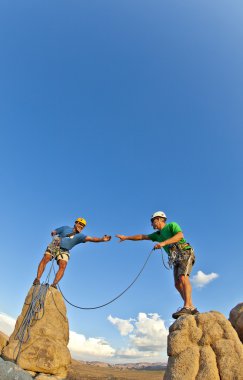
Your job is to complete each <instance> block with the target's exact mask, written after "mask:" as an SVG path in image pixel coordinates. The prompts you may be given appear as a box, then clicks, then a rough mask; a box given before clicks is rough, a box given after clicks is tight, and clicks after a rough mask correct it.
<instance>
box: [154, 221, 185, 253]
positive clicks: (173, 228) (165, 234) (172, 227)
mask: <svg viewBox="0 0 243 380" xmlns="http://www.w3.org/2000/svg"><path fill="white" fill-rule="evenodd" d="M178 232H182V230H181V227H180V226H179V224H177V223H175V222H171V223H168V224H166V225H165V226H164V228H162V230H158V231H156V232H153V233H152V234H150V235H148V237H149V239H150V240H152V241H158V242H159V243H161V242H162V241H165V240H167V239H170V238H172V237H173V236H175V235H176V234H177V233H178ZM178 243H186V240H185V239H184V238H182V239H181V240H179V242H178ZM163 248H164V250H165V251H166V252H167V253H169V246H168V245H165V246H164V247H163Z"/></svg>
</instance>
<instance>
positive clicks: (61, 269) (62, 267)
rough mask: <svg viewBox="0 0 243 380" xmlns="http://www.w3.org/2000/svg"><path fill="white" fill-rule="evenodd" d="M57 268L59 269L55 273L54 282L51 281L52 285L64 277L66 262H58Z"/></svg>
mask: <svg viewBox="0 0 243 380" xmlns="http://www.w3.org/2000/svg"><path fill="white" fill-rule="evenodd" d="M57 264H58V266H59V269H58V271H57V273H56V276H55V278H54V281H53V284H52V285H57V284H58V282H59V281H60V280H61V278H62V277H63V275H64V272H65V269H66V266H67V262H66V261H64V260H58V263H57Z"/></svg>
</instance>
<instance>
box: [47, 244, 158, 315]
mask: <svg viewBox="0 0 243 380" xmlns="http://www.w3.org/2000/svg"><path fill="white" fill-rule="evenodd" d="M153 251H154V250H153V249H152V250H151V252H149V254H148V257H147V259H146V261H145V263H144V264H143V266H142V268H141V269H140V271H139V273H138V274H137V276H136V277H135V279H134V280H133V281H132V282H131V284H130V285H129V286H128V287H127V288H126V289H125V290H123V291H122V292H121V293H120V294H118V295H117V296H116V297H114V298H113V299H112V300H110V301H108V302H106V303H104V304H102V305H99V306H93V307H82V306H77V305H74V304H73V303H71V302H70V301H68V300H67V298H66V297H65V296H64V294H63V292H62V290H61V288H60V286H59V284H57V286H58V289H59V291H60V293H61V294H62V296H63V298H64V299H65V301H66V302H67V303H68V304H69V305H71V306H73V307H75V308H77V309H81V310H94V309H100V308H102V307H104V306H107V305H109V304H110V303H112V302H114V301H116V300H117V299H118V298H120V297H121V296H122V295H123V294H124V293H126V292H127V291H128V289H130V288H131V286H132V285H133V284H134V283H135V282H136V281H137V279H138V277H139V276H140V275H141V274H142V272H143V270H144V268H145V267H146V265H147V262H148V261H149V259H150V257H151V254H152V252H153ZM54 273H55V270H54Z"/></svg>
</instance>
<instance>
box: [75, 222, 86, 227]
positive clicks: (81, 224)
mask: <svg viewBox="0 0 243 380" xmlns="http://www.w3.org/2000/svg"><path fill="white" fill-rule="evenodd" d="M75 223H76V224H79V225H80V226H82V227H85V225H84V224H83V223H81V222H75Z"/></svg>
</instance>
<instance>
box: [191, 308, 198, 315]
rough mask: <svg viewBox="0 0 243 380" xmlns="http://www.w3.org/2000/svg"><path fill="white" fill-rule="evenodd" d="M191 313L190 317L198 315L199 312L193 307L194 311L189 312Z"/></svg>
mask: <svg viewBox="0 0 243 380" xmlns="http://www.w3.org/2000/svg"><path fill="white" fill-rule="evenodd" d="M191 313H192V315H195V314H198V313H199V311H198V310H197V308H196V307H195V309H192V310H191Z"/></svg>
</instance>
